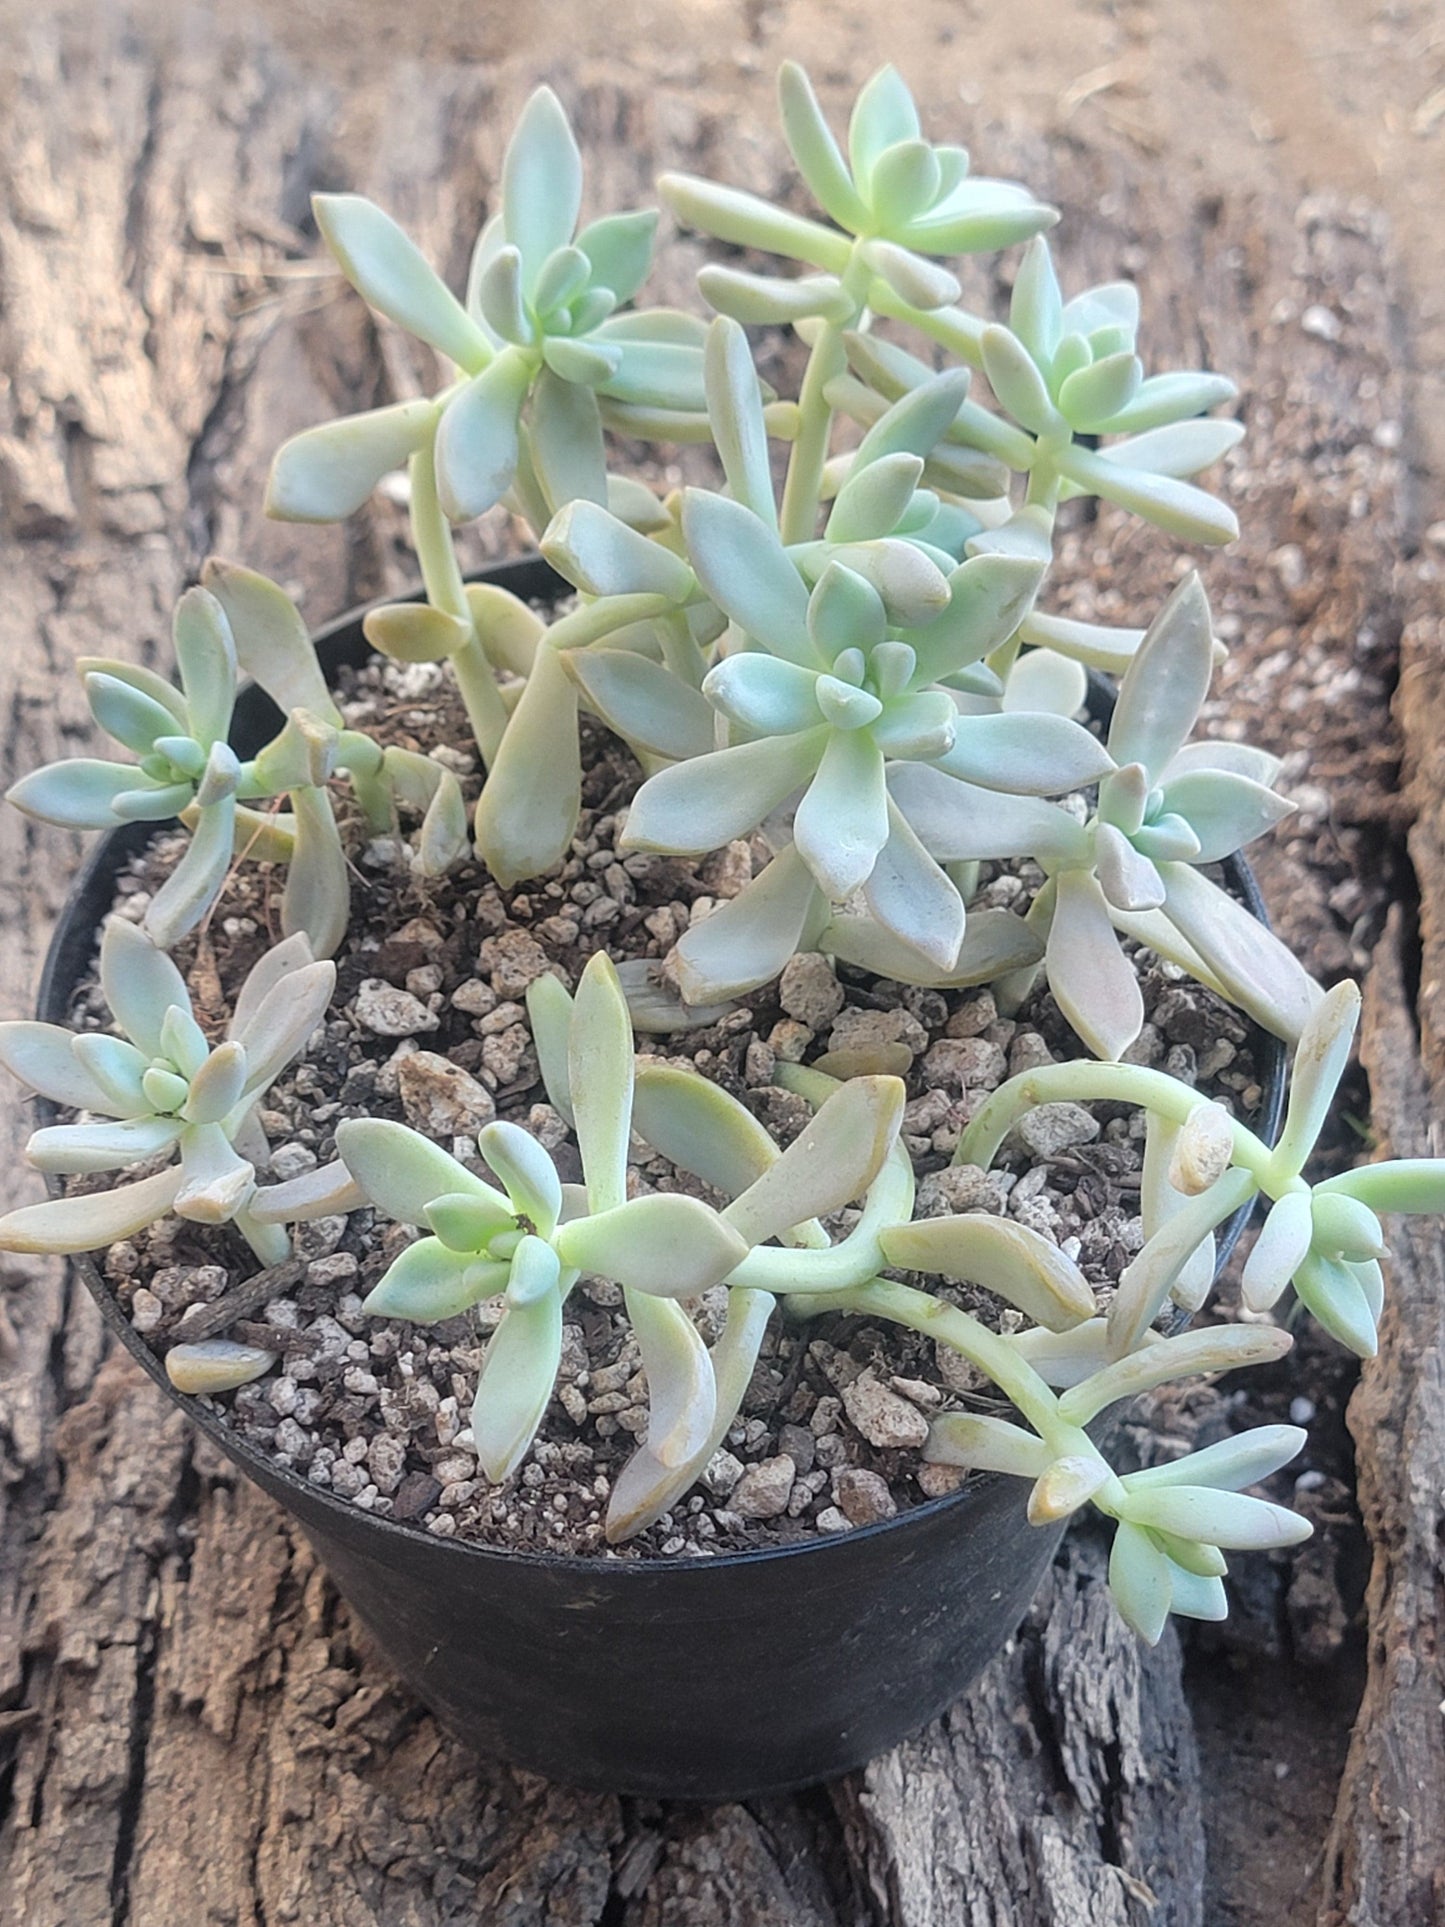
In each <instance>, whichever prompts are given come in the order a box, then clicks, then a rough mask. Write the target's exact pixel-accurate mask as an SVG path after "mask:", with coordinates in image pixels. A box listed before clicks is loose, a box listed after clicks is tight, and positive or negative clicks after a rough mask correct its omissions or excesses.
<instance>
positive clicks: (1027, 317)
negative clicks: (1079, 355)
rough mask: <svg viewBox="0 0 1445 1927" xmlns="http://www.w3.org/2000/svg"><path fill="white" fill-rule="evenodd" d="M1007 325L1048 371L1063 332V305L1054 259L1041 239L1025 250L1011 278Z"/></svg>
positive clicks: (1035, 240) (1031, 243)
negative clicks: (1012, 278) (1016, 271)
mask: <svg viewBox="0 0 1445 1927" xmlns="http://www.w3.org/2000/svg"><path fill="white" fill-rule="evenodd" d="M1008 323H1009V327H1010V328H1011V329H1012V331H1013V332H1014V334H1016V335H1017V336H1018V338H1019V340H1020V341H1021V342H1022V343H1023V344H1024V346H1025V348H1027V349H1028V351H1029V353H1030V354H1031V355H1032V356H1033V358H1034V360H1035V361H1036V362H1037V363H1038V364H1039V366H1040V367H1047V366H1048V365H1049V363H1050V362H1051V361H1052V360H1053V358H1054V350H1055V349H1056V348H1057V347H1058V345H1059V340H1060V337H1061V336H1062V334H1063V332H1064V301H1063V295H1062V294H1061V293H1060V290H1059V277H1058V276H1057V274H1055V272H1054V261H1053V256H1052V254H1051V253H1050V252H1049V244H1048V242H1047V241H1045V240H1044V238H1043V236H1042V235H1039V236H1036V237H1035V239H1034V240H1032V241H1030V242H1029V244H1028V246H1027V247H1026V248H1025V249H1024V255H1023V259H1022V261H1020V263H1019V268H1018V273H1017V274H1016V275H1015V276H1014V285H1013V294H1012V296H1011V297H1010V300H1009V311H1008Z"/></svg>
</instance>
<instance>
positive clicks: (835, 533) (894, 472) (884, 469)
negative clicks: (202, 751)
mask: <svg viewBox="0 0 1445 1927" xmlns="http://www.w3.org/2000/svg"><path fill="white" fill-rule="evenodd" d="M922 474H923V458H922V456H920V455H910V454H908V453H906V452H899V453H897V454H891V455H880V456H879V457H878V458H877V460H876V461H872V462H869V463H868V464H867V465H866V466H860V465H859V464H858V463H856V462H855V463H854V465H853V467H852V469H851V470H850V472H849V475H848V479H847V481H846V482H844V484H843V486H842V488H840V489H839V491H838V494H837V496H836V498H835V499H834V502H833V507H832V511H831V513H830V514H829V516H828V527H827V539H828V540H829V541H830V542H866V541H870V540H872V539H873V538H874V537H875V536H883V535H889V534H891V533H892V531H893V530H894V529H895V528H897V526H898V524H899V522H900V521H901V520H902V519H903V515H904V512H905V510H906V509H907V508H908V505H909V503H910V502H911V501H912V500H913V494H914V491H915V489H916V488H917V487H918V483H919V480H920V478H921V477H922ZM147 747H149V744H147Z"/></svg>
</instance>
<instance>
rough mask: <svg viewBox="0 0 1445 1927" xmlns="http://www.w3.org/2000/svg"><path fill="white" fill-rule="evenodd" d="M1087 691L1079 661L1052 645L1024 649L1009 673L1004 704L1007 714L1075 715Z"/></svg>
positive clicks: (1084, 700)
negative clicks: (1059, 652) (1050, 647)
mask: <svg viewBox="0 0 1445 1927" xmlns="http://www.w3.org/2000/svg"><path fill="white" fill-rule="evenodd" d="M1088 694H1089V678H1088V676H1087V674H1086V673H1085V670H1084V666H1083V664H1082V663H1079V662H1075V661H1074V660H1073V659H1072V658H1071V657H1069V656H1061V655H1058V654H1056V653H1055V651H1054V650H1052V649H1026V650H1025V651H1024V652H1023V654H1022V655H1021V656H1020V657H1019V658H1018V660H1017V661H1016V662H1015V663H1014V666H1013V668H1012V669H1011V670H1010V671H1009V673H1008V682H1007V684H1006V686H1005V688H1004V693H1003V706H1004V710H1005V711H1006V712H1007V713H1009V714H1017V713H1019V712H1020V711H1022V712H1023V713H1024V714H1026V715H1052V716H1076V715H1077V714H1078V713H1079V711H1080V710H1081V709H1082V708H1083V707H1084V704H1085V702H1086V701H1087V699H1088Z"/></svg>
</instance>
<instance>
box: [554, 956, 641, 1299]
mask: <svg viewBox="0 0 1445 1927" xmlns="http://www.w3.org/2000/svg"><path fill="white" fill-rule="evenodd" d="M632 1076H633V1047H632V1020H631V1018H630V1017H629V1016H628V1014H627V999H626V998H625V997H624V996H623V994H622V985H621V984H620V983H619V982H618V980H617V970H616V967H615V966H614V964H613V963H612V961H611V959H610V958H609V957H608V956H607V955H606V953H605V952H603V951H600V950H599V951H598V952H597V954H596V955H595V956H594V957H592V958H590V959H589V961H588V964H587V968H586V969H585V970H584V971H583V972H582V978H581V981H580V982H579V984H578V986H577V994H576V996H575V997H574V998H573V1000H572V1024H571V1029H570V1030H569V1032H568V1037H567V1083H568V1087H569V1089H570V1091H571V1093H572V1112H573V1117H574V1119H575V1129H576V1132H577V1146H578V1150H579V1151H580V1153H581V1156H582V1173H583V1177H584V1179H585V1181H586V1185H587V1197H588V1201H589V1203H590V1204H591V1206H592V1209H593V1211H612V1210H615V1209H616V1208H617V1207H619V1206H620V1205H621V1204H622V1203H623V1201H624V1199H625V1198H626V1196H627V1143H628V1137H629V1135H630V1132H631V1128H632ZM569 1262H570V1260H569Z"/></svg>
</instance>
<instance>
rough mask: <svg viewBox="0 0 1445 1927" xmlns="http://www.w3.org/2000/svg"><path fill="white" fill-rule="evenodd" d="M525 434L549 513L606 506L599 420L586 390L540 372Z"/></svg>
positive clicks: (604, 459) (548, 370)
mask: <svg viewBox="0 0 1445 1927" xmlns="http://www.w3.org/2000/svg"><path fill="white" fill-rule="evenodd" d="M526 433H527V447H528V449H529V451H530V453H531V457H532V469H533V472H534V474H535V475H536V477H537V480H538V481H539V482H540V483H541V485H542V490H543V493H544V494H545V495H546V497H547V500H548V503H549V504H550V505H551V507H552V508H554V509H559V508H561V507H563V506H564V504H566V503H568V502H589V503H598V504H600V503H604V502H606V500H607V451H606V449H605V447H604V446H603V441H602V417H601V415H600V414H599V412H598V408H597V397H596V396H595V395H594V394H593V393H592V390H591V389H590V388H589V387H584V386H583V385H582V384H581V383H579V382H571V381H563V380H561V379H560V378H559V377H558V376H557V375H556V374H555V373H554V372H553V370H552V369H551V368H544V369H543V370H542V372H541V374H540V375H539V376H538V377H537V380H536V383H535V385H534V387H533V389H532V402H531V408H530V411H529V414H528V419H527V427H526ZM604 513H605V511H604Z"/></svg>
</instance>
